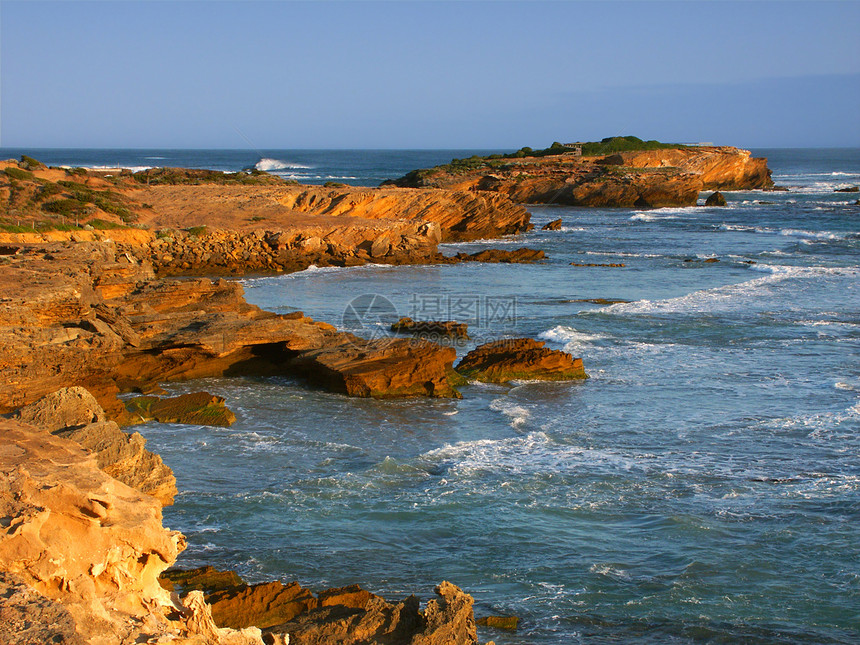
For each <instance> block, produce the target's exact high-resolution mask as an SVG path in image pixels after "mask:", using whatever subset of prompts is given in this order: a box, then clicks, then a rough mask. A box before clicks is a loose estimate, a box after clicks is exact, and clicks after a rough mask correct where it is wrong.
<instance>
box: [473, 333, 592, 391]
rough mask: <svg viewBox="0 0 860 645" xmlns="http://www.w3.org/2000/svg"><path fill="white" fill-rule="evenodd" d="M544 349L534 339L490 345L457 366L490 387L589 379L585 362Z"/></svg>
mask: <svg viewBox="0 0 860 645" xmlns="http://www.w3.org/2000/svg"><path fill="white" fill-rule="evenodd" d="M544 345H545V343H544V342H542V341H538V340H533V339H531V338H513V339H505V340H499V341H495V342H492V343H486V344H484V345H480V346H478V347H476V348H475V349H473V350H472V351H471V352H469V353H468V354H466V356H465V357H464V358H463V360H461V361H460V363H459V364H458V365H457V372H459V373H460V374H461V375H463V376H464V377H466V378H470V379H474V380H476V381H486V382H489V383H507V382H509V381H513V380H542V381H566V380H575V379H586V378H588V375H587V374H586V373H585V369H584V368H583V365H582V359H580V358H574V357H573V356H571V355H570V354H568V353H567V352H562V351H560V350H553V349H549V348H547V347H544Z"/></svg>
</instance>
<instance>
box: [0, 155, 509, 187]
mask: <svg viewBox="0 0 860 645" xmlns="http://www.w3.org/2000/svg"><path fill="white" fill-rule="evenodd" d="M495 152H503V151H499V150H161V149H151V150H128V149H118V150H104V149H98V150H94V149H62V148H59V149H58V148H44V149H38V148H36V149H34V148H0V159H9V158H13V159H18V158H20V156H21V155H23V154H25V155H29V156H31V157H34V158H36V159H38V160H39V161H41V162H42V163H45V164H48V165H49V166H83V167H86V168H131V169H133V170H135V171H137V170H143V169H145V168H152V167H162V166H169V167H179V168H208V169H212V170H221V171H225V172H236V171H238V170H245V169H249V168H257V169H259V170H265V171H267V172H271V173H273V174H275V175H278V176H279V177H283V178H284V179H294V180H296V181H299V182H300V183H303V184H323V183H325V182H327V181H335V182H340V183H344V184H351V185H353V186H377V185H379V183H380V182H382V181H384V180H385V179H392V178H396V177H400V176H402V175H404V174H405V173H407V172H409V171H410V170H413V169H415V168H426V167H430V166H435V165H438V164H443V163H448V162H449V161H451V159H453V158H462V157H470V156H471V155H473V154H482V155H483V154H492V153H495Z"/></svg>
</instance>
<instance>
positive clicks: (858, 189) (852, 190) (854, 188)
mask: <svg viewBox="0 0 860 645" xmlns="http://www.w3.org/2000/svg"><path fill="white" fill-rule="evenodd" d="M833 192H834V193H860V186H849V187H848V188H837V189H835V190H834V191H833Z"/></svg>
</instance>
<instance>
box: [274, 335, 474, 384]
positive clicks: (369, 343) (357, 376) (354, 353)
mask: <svg viewBox="0 0 860 645" xmlns="http://www.w3.org/2000/svg"><path fill="white" fill-rule="evenodd" d="M456 356H457V354H456V351H455V350H454V348H452V347H443V346H441V345H438V344H436V343H431V342H429V341H426V340H422V339H408V340H407V339H391V338H379V339H376V340H365V339H363V338H358V337H356V336H352V335H351V334H344V335H343V337H342V339H341V343H340V344H337V345H330V346H326V347H322V348H319V349H311V350H308V351H305V352H302V353H300V354H299V356H298V357H296V358H294V359H293V360H292V361H291V363H290V367H291V369H292V370H295V371H296V372H297V373H299V374H300V375H302V376H304V377H305V378H307V379H308V380H309V381H311V382H312V383H315V384H317V385H320V386H322V387H324V388H326V389H328V390H329V391H332V392H340V393H342V394H346V395H348V396H359V397H373V398H391V397H401V396H406V397H409V396H430V397H455V398H459V396H460V394H459V392H457V390H455V389H454V387H453V381H452V380H451V377H452V375H453V370H452V365H453V363H454V359H455V358H456Z"/></svg>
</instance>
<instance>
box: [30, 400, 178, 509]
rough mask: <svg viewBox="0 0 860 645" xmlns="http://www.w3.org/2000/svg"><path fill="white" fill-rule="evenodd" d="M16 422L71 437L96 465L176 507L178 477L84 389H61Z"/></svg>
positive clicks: (163, 503)
mask: <svg viewBox="0 0 860 645" xmlns="http://www.w3.org/2000/svg"><path fill="white" fill-rule="evenodd" d="M13 418H14V419H16V420H17V421H21V422H23V423H29V424H31V425H34V426H36V427H38V428H40V429H42V430H44V431H46V432H51V433H53V434H55V435H57V436H60V437H63V438H66V439H70V440H72V441H74V442H75V443H77V444H78V445H80V446H81V447H82V448H84V449H86V450H87V451H89V452H90V453H92V454H93V455H94V456H95V458H96V463H97V464H98V467H99V468H101V469H102V470H103V471H104V472H105V473H107V474H108V475H110V476H111V477H114V478H115V479H117V480H119V481H121V482H122V483H124V484H126V485H127V486H131V487H132V488H134V489H136V490H138V491H140V492H141V493H146V494H147V495H152V496H153V497H155V498H156V499H158V500H159V501H160V502H161V504H162V505H163V506H168V505H170V504H172V503H173V498H174V497H175V496H176V492H177V491H176V477H174V476H173V471H172V470H170V468H168V467H167V466H166V465H165V464H164V462H162V460H161V457H160V456H159V455H157V454H155V453H152V452H150V451H149V450H147V449H146V439H144V438H143V437H142V436H141V435H140V434H138V433H137V432H135V433H134V434H131V435H129V434H126V433H125V432H123V431H122V430H120V429H119V426H118V425H117V424H116V423H115V422H114V421H108V420H107V419H106V417H105V412H104V410H103V409H102V407H101V406H100V405H99V404H98V401H96V400H95V399H94V398H93V396H92V395H91V394H90V393H89V392H87V391H86V390H85V389H84V388H82V387H70V388H63V389H61V390H58V391H57V392H54V393H52V394H49V395H47V396H45V397H43V398H41V399H39V400H38V401H36V402H34V403H31V404H30V405H27V406H24V407H23V408H21V409H20V410H18V411H17V412H16V413H15V414H14V415H13Z"/></svg>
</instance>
